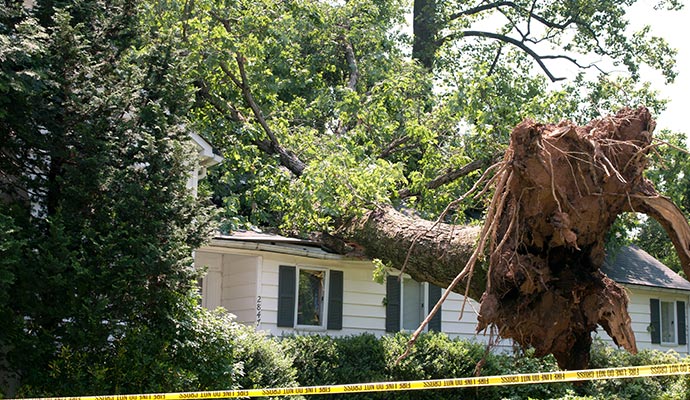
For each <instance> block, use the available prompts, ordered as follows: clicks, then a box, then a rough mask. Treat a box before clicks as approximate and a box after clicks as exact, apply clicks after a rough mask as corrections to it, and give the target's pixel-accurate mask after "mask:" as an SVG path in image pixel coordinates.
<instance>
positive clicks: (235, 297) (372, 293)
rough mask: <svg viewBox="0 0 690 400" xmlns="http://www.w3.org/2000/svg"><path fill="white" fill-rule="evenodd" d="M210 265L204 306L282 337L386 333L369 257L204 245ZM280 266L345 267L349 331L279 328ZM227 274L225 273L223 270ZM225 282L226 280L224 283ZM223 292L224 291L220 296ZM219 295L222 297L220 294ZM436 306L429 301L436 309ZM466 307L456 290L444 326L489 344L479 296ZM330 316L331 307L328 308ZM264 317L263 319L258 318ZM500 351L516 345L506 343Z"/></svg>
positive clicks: (381, 289)
mask: <svg viewBox="0 0 690 400" xmlns="http://www.w3.org/2000/svg"><path fill="white" fill-rule="evenodd" d="M204 262H206V263H207V265H208V264H210V265H209V275H208V276H207V278H206V279H204V288H203V290H204V306H206V307H209V308H211V307H213V306H216V305H222V306H223V307H224V308H226V309H227V310H228V311H229V312H232V313H233V314H235V315H237V316H238V320H239V321H242V322H245V323H250V324H256V325H257V328H258V329H260V330H266V331H269V332H270V333H271V334H273V335H276V336H280V335H284V334H293V333H300V334H310V333H321V334H328V335H331V336H346V335H356V334H362V333H372V334H375V335H377V336H381V335H385V334H386V331H385V324H386V307H385V306H384V298H385V297H386V287H385V285H383V284H378V283H376V282H374V281H373V280H372V273H373V265H372V263H371V262H369V261H357V260H347V259H327V258H326V259H321V258H318V257H317V258H314V257H306V256H302V255H292V254H280V253H274V252H269V251H258V250H250V249H236V248H222V247H211V246H208V247H204V248H203V249H202V250H200V251H197V254H196V264H197V265H204V264H203V263H204ZM280 265H290V266H298V267H315V268H326V269H335V270H340V271H343V279H344V280H343V329H342V330H330V331H329V330H327V329H326V328H325V327H322V328H314V329H308V328H307V329H305V328H302V329H301V330H296V329H292V328H284V327H278V326H277V323H276V322H277V317H278V269H279V266H280ZM221 272H222V273H221ZM219 282H222V284H221V283H219ZM221 291H222V295H221V294H220V293H221ZM214 296H216V297H217V298H216V297H214ZM433 306H434V305H433V304H431V305H427V307H433ZM462 307H463V296H461V295H459V294H457V293H451V294H450V295H449V297H448V299H447V300H446V302H445V303H444V305H443V308H442V316H441V318H442V323H441V324H442V330H443V332H445V333H447V334H448V335H449V336H451V337H460V338H463V339H466V340H474V341H477V342H481V343H487V342H488V341H489V339H490V337H489V335H488V334H486V335H485V334H484V333H479V334H476V333H475V329H476V326H477V312H478V310H479V305H478V303H477V302H475V301H473V300H469V301H468V302H467V303H466V304H465V310H464V313H463V315H462V318H460V311H461V309H462ZM324 313H325V314H327V310H324ZM257 320H258V321H257ZM498 347H499V349H504V350H505V349H510V348H512V343H511V342H510V341H503V342H501V343H500V344H499V346H498Z"/></svg>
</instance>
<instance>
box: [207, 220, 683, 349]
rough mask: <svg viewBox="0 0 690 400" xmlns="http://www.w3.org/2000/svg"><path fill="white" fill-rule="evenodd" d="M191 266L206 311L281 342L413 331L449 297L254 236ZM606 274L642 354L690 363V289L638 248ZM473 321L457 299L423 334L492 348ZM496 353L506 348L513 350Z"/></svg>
mask: <svg viewBox="0 0 690 400" xmlns="http://www.w3.org/2000/svg"><path fill="white" fill-rule="evenodd" d="M195 265H196V266H197V267H198V268H206V271H207V272H206V275H205V277H204V279H203V280H202V282H201V293H202V305H203V306H204V307H207V308H210V309H214V308H216V307H223V308H225V309H226V310H228V311H229V312H231V313H232V314H234V315H236V317H237V320H238V321H239V322H242V323H245V324H251V325H254V326H256V327H257V329H260V330H265V331H268V332H270V333H271V334H273V335H276V336H280V335H285V334H312V333H320V334H328V335H331V336H344V335H352V334H361V333H365V332H368V333H373V334H375V335H378V336H380V335H384V334H386V333H389V332H397V331H400V330H405V331H413V330H415V329H416V328H417V327H418V326H419V324H420V322H421V321H422V320H423V319H424V318H425V317H426V316H427V315H428V312H429V310H430V309H431V308H433V306H434V305H435V304H436V302H437V300H438V299H439V298H440V296H441V294H442V293H443V290H444V289H442V288H439V287H436V286H433V285H430V284H428V283H422V282H417V281H415V280H413V279H411V278H410V277H409V276H407V275H405V274H403V276H402V279H399V278H398V276H397V275H398V272H394V273H393V274H391V275H390V276H388V277H387V279H386V282H385V283H384V284H379V283H376V282H374V281H373V279H372V276H373V274H372V272H373V268H374V267H373V264H372V262H371V261H370V260H368V259H355V258H348V257H345V256H342V255H338V254H333V253H330V252H328V251H326V250H324V249H323V248H321V246H320V244H319V243H316V242H313V241H308V240H300V239H294V238H287V237H282V236H278V235H270V234H264V233H258V232H238V233H236V234H233V235H232V236H217V237H215V238H214V239H212V240H211V242H210V243H209V244H208V245H206V246H204V247H202V248H200V249H197V250H196V252H195ZM605 272H606V273H607V274H608V275H609V276H610V277H611V278H613V279H614V280H616V281H617V282H619V283H621V284H622V285H624V286H625V287H626V289H627V290H628V293H629V296H630V306H629V311H630V314H631V317H632V321H633V329H634V331H635V335H636V338H637V342H638V347H639V348H640V349H644V348H658V349H661V350H669V349H673V350H676V351H678V352H679V353H682V354H688V346H687V332H686V329H687V322H686V320H687V315H688V312H687V309H686V308H687V305H688V300H689V299H688V296H690V282H687V281H686V280H684V279H683V278H681V277H680V276H678V275H677V274H676V273H674V272H673V271H671V270H670V269H668V268H667V267H666V266H664V265H663V264H661V263H660V262H659V261H657V260H656V259H654V258H653V257H651V256H650V255H649V254H647V253H645V252H644V251H642V250H640V249H639V248H637V247H634V246H631V247H626V248H623V249H622V250H621V251H620V252H619V253H618V254H616V255H615V257H613V258H612V259H611V260H610V261H609V262H608V263H607V265H606V266H605ZM463 305H464V312H462V313H461V310H462V309H463ZM477 311H478V304H477V303H476V302H475V301H473V300H471V299H467V301H466V302H465V299H464V298H463V296H461V295H459V294H457V293H451V294H450V295H449V297H448V299H447V300H446V302H445V303H444V304H443V307H442V311H441V313H440V315H437V316H436V317H435V318H434V319H433V320H432V321H431V323H430V324H429V326H428V328H427V330H438V331H443V332H445V333H447V334H448V335H449V336H451V337H459V338H464V339H468V340H474V341H478V342H483V343H489V342H490V341H495V340H494V339H495V338H492V337H491V336H490V335H488V334H484V333H479V334H477V333H476V332H475V329H476V325H477V321H476V316H477ZM604 336H605V335H604ZM604 339H605V340H608V341H609V342H610V343H612V341H611V340H610V339H609V338H608V337H607V336H606V337H605V338H604ZM494 345H495V343H494ZM498 346H499V347H504V348H509V347H511V346H512V343H511V342H510V341H503V342H499V345H498Z"/></svg>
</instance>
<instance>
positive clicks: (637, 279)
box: [602, 246, 690, 355]
mask: <svg viewBox="0 0 690 400" xmlns="http://www.w3.org/2000/svg"><path fill="white" fill-rule="evenodd" d="M602 271H603V272H604V273H606V275H608V276H609V277H610V278H611V279H613V280H614V281H616V282H618V283H619V284H621V285H622V286H623V287H625V288H626V289H627V291H628V297H629V298H630V303H629V304H628V313H629V314H630V318H631V319H632V328H633V332H634V333H635V339H636V341H637V347H638V349H640V350H643V349H657V350H662V351H666V350H675V351H677V352H678V353H680V354H684V355H687V354H690V349H689V348H688V331H687V329H688V323H687V319H688V304H690V282H688V281H687V280H686V279H684V278H683V277H681V276H680V275H678V274H677V273H675V272H673V271H672V270H671V269H669V268H668V267H666V266H665V265H664V264H662V263H661V262H659V260H657V259H655V258H654V257H652V256H651V255H649V254H648V253H647V252H645V251H644V250H642V249H640V248H639V247H637V246H628V247H623V248H621V249H620V250H619V251H618V252H617V253H615V254H613V255H611V256H610V257H609V258H608V260H607V262H606V264H605V265H604V266H603V267H602ZM602 339H604V340H605V341H608V342H609V343H611V344H613V342H612V341H611V340H610V339H609V338H608V336H606V335H602Z"/></svg>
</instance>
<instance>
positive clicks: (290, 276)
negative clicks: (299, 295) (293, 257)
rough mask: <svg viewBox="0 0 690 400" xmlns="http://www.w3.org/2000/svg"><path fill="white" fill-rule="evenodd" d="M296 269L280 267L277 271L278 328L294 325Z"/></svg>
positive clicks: (285, 266)
mask: <svg viewBox="0 0 690 400" xmlns="http://www.w3.org/2000/svg"><path fill="white" fill-rule="evenodd" d="M296 285H297V269H296V268H295V267H291V266H287V265H281V266H280V267H279V269H278V326H284V327H288V328H292V327H293V326H294V325H295V292H296V287H295V286H296Z"/></svg>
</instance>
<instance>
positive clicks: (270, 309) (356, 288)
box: [259, 253, 386, 336]
mask: <svg viewBox="0 0 690 400" xmlns="http://www.w3.org/2000/svg"><path fill="white" fill-rule="evenodd" d="M262 259H263V262H262V265H261V303H262V307H261V323H260V324H259V329H262V330H267V331H269V332H270V333H272V334H274V335H285V334H293V333H300V334H308V333H327V334H328V335H331V336H344V335H354V334H361V333H365V332H369V333H373V334H376V335H382V334H384V333H385V307H384V306H383V298H384V297H385V296H386V288H385V286H384V285H380V284H377V283H375V282H373V281H372V271H373V266H372V264H371V263H370V262H366V261H341V260H318V259H313V258H307V257H300V256H292V255H284V254H274V253H265V254H263V257H262ZM281 265H290V266H298V267H315V268H327V269H334V270H339V271H343V329H342V330H337V331H334V330H326V329H325V328H314V329H309V328H302V329H300V330H298V329H292V328H284V327H278V326H277V324H276V321H277V316H278V268H279V266H281ZM324 313H326V310H324Z"/></svg>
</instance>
